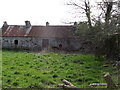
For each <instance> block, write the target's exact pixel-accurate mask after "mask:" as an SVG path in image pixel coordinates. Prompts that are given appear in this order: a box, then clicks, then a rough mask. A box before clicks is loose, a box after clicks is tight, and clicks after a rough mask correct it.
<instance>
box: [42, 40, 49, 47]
mask: <svg viewBox="0 0 120 90" xmlns="http://www.w3.org/2000/svg"><path fill="white" fill-rule="evenodd" d="M48 46H49V40H48V39H43V40H42V48H47V47H48Z"/></svg>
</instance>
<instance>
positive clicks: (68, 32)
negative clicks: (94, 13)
mask: <svg viewBox="0 0 120 90" xmlns="http://www.w3.org/2000/svg"><path fill="white" fill-rule="evenodd" d="M73 32H74V27H73V26H31V27H29V28H28V27H26V26H20V25H8V26H7V27H4V28H3V29H2V36H3V37H4V36H10V37H13V36H18V37H24V36H29V37H74V35H73V34H74V33H73Z"/></svg>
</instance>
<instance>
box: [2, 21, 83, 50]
mask: <svg viewBox="0 0 120 90" xmlns="http://www.w3.org/2000/svg"><path fill="white" fill-rule="evenodd" d="M1 30H2V48H3V49H20V50H42V49H44V48H48V47H51V48H58V49H62V50H83V49H84V47H83V46H85V45H82V44H84V43H83V41H84V40H83V39H82V38H80V37H78V36H76V35H75V30H76V23H75V24H74V25H71V26H61V25H56V26H53V25H49V23H48V22H47V23H46V26H35V25H31V23H30V21H25V25H8V24H7V22H4V24H3V26H2V28H1Z"/></svg>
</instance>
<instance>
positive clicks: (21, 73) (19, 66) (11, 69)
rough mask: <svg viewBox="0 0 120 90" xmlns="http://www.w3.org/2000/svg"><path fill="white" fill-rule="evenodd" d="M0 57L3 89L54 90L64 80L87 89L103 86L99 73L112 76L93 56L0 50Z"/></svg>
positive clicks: (109, 67)
mask: <svg viewBox="0 0 120 90" xmlns="http://www.w3.org/2000/svg"><path fill="white" fill-rule="evenodd" d="M2 56H3V57H2V76H3V81H2V82H3V83H2V86H3V87H12V88H28V87H33V88H35V87H39V88H55V87H57V84H60V83H62V82H61V79H66V80H68V81H70V82H72V83H73V84H74V85H76V86H77V87H80V88H88V85H89V84H90V83H105V81H104V79H103V73H105V72H110V73H113V72H112V69H113V68H112V67H111V65H108V67H103V66H104V65H103V64H104V63H103V60H102V59H101V60H98V59H96V58H95V57H94V56H93V55H81V54H58V53H47V54H44V55H39V54H34V53H27V52H21V51H7V50H4V51H3V52H2Z"/></svg>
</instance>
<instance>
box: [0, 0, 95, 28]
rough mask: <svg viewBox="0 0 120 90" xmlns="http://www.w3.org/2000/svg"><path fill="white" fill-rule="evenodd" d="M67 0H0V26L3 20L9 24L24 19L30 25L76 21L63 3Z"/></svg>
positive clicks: (22, 21) (21, 22) (14, 23)
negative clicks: (29, 22)
mask: <svg viewBox="0 0 120 90" xmlns="http://www.w3.org/2000/svg"><path fill="white" fill-rule="evenodd" d="M67 1H68V0H0V26H1V25H2V24H3V21H7V22H8V24H10V25H24V21H25V20H29V21H31V24H32V25H45V23H46V22H47V21H48V22H49V23H50V24H51V25H63V24H64V23H63V22H69V21H76V19H74V18H73V17H72V14H70V13H69V12H70V11H71V10H72V8H70V7H68V6H67V5H65V3H66V2H67ZM93 1H94V0H93Z"/></svg>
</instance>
